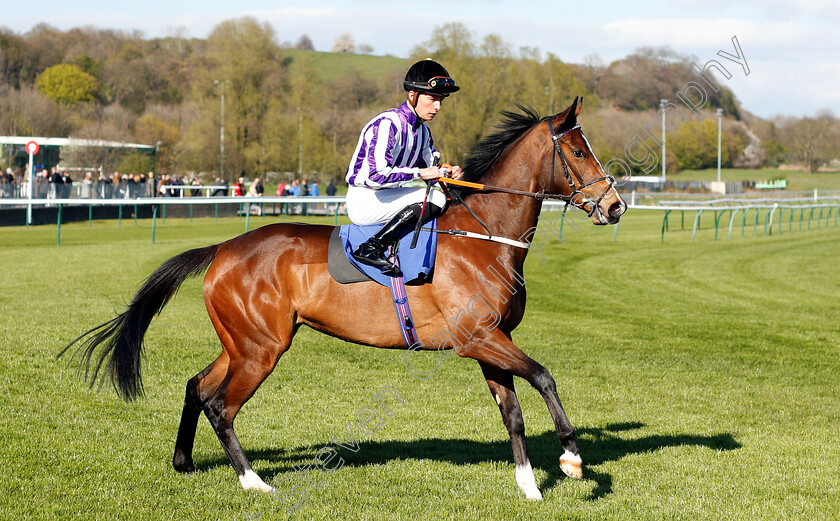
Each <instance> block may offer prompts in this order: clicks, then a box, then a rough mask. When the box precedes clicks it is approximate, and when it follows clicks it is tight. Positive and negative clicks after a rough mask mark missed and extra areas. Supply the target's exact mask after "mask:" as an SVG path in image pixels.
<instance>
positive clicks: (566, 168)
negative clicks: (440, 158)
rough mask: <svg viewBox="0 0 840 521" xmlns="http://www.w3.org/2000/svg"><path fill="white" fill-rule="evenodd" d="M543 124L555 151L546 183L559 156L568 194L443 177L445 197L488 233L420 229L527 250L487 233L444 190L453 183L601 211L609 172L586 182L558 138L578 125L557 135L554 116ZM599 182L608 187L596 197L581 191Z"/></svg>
mask: <svg viewBox="0 0 840 521" xmlns="http://www.w3.org/2000/svg"><path fill="white" fill-rule="evenodd" d="M546 123H547V124H548V132H549V135H550V136H551V140H552V141H553V142H554V153H553V154H551V180H550V183H551V184H550V185H549V186H550V187H551V188H552V189H553V188H554V172H555V169H556V168H555V166H556V164H555V162H556V156H560V163H561V164H562V165H563V174H564V175H565V176H566V182H567V183H569V188H570V189H571V193H570V194H569V195H564V194H559V193H554V192H546V191H545V188H543V189H542V190H540V191H539V192H527V191H524V190H514V189H513V188H505V187H501V186H490V185H485V184H480V183H473V182H469V181H461V180H460V179H451V178H446V177H442V178H440V179H439V181H441V183H440V186H441V188H443V190H444V193H446V195H447V198H449V197H450V195H451V196H452V198H453V199H456V200H458V201H459V202H460V203H461V204H462V205H463V206H464V207H465V208H466V209H467V211H468V212H469V213H470V215H472V216H473V218H474V219H475V220H476V221H478V223H479V224H481V226H482V227H483V228H484V229H485V230H486V231H487V235H486V236H482V235H478V234H474V233H471V232H464V231H461V230H440V229H432V228H423V229H424V230H428V231H434V232H437V233H448V234H450V235H466V236H470V237H475V238H482V239H485V240H495V241H496V242H503V243H505V244H510V245H512V246H517V247H520V248H525V249H528V243H524V242H521V241H514V240H511V239H504V238H500V237H494V236H493V234H492V233H491V232H490V229H489V228H488V227H487V225H486V224H484V222H483V221H482V220H481V219H480V218H479V217H478V216H477V215H476V214H475V212H473V211H472V209H471V208H470V207H469V206H468V205H467V203H466V202H465V201H464V199H463V198H462V197H461V195H460V194H458V192H457V191H455V190H453V191H451V192H450V191H449V190H447V189H446V185H447V184H453V185H456V186H458V185H460V186H464V187H468V188H475V189H478V190H482V191H485V192H501V193H506V194H514V195H522V196H525V197H533V198H534V199H536V200H538V201H543V200H545V199H554V200H560V201H565V202H566V207H565V208H564V210H563V211H564V212H565V211H566V210H568V208H569V205H571V206H574V207H575V208H579V209H581V210H583V211H584V212H586V214H587V215H588V216H589V217H592V215H593V214H595V212H598V211H600V210H599V209H600V204H601V200H603V199H604V196H605V195H606V194H607V192H609V191H610V190H615V178H614V177H613V176H611V175H608V174H605V175H604V176H602V177H598V178H596V179H594V180H592V181H589V182H586V181H584V179H583V177H582V176H581V175H580V173H578V171H577V170H575V168H574V167H573V166H572V164H571V162H569V160H568V159H567V158H566V153H565V152H563V147H561V146H560V140H562V139H563V137H565V136H566V135H567V134H569V133H571V132H573V131H575V130H580V125H575V126H573V127H572V128H570V129H568V130H564V131H563V132H560V133H559V134H558V133H556V132H554V116H549V117H548V118H547V120H546ZM580 135H581V137H582V138H583V140H584V141H585V142H586V146H587V148H588V149H589V151H590V153H591V151H592V147H590V146H589V141H587V139H586V136H584V135H583V131H581V134H580ZM593 158H594V156H593ZM596 161H597V159H596ZM570 171H571V173H570ZM572 174H574V178H573V177H572ZM575 178H577V181H578V182H577V183H575ZM601 181H607V182H609V184H610V186H609V188H607V189H606V190H604V191H603V192H601V195H600V196H599V197H598V198H597V199H593V198H592V197H591V196H589V195H587V194H586V193H584V192H583V189H584V188H587V187H589V186H592V185H594V184H596V183H600V182H601ZM616 195H618V191H617V190H616ZM576 197H578V198H579V201H580V202H579V203H576V202H575V198H576ZM587 204H591V205H592V207H591V208H590V209H589V210H587V209H586V205H587ZM602 217H603V216H602V215H601V214H599V218H602ZM601 220H602V222H603V219H601ZM416 234H417V230H415V235H416Z"/></svg>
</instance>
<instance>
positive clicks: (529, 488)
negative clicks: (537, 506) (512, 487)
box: [516, 462, 543, 501]
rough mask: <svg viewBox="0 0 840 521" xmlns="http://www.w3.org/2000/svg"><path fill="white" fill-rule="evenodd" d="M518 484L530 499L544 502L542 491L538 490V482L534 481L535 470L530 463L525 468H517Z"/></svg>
mask: <svg viewBox="0 0 840 521" xmlns="http://www.w3.org/2000/svg"><path fill="white" fill-rule="evenodd" d="M516 484H517V485H519V488H520V489H521V490H522V492H523V493H524V494H525V497H526V498H528V499H535V500H537V501H540V500H542V498H543V497H542V494H540V489H538V488H537V481H536V480H535V479H534V469H532V468H531V463H530V462H528V463H526V464H525V465H523V466H521V467H520V466H519V465H517V466H516Z"/></svg>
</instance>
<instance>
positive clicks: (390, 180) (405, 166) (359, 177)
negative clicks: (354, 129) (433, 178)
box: [344, 103, 435, 188]
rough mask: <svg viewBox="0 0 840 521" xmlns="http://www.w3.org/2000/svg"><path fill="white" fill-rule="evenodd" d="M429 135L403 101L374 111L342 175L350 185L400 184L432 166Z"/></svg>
mask: <svg viewBox="0 0 840 521" xmlns="http://www.w3.org/2000/svg"><path fill="white" fill-rule="evenodd" d="M434 151H435V148H434V142H433V140H432V135H431V133H430V132H429V127H427V126H426V125H425V124H423V123H422V122H420V121H418V118H417V115H416V114H415V113H414V111H412V110H411V107H409V106H408V104H407V103H403V104H402V105H400V106H399V107H397V108H395V109H391V110H386V111H385V112H383V113H381V114H379V115H377V116H376V117H375V118H373V119H372V120H370V121H369V122H368V124H367V125H365V128H364V129H362V133H361V135H360V136H359V142H358V144H357V145H356V150H355V152H353V157H352V159H351V160H350V165H349V166H348V168H347V174H346V175H345V176H344V179H345V180H346V181H347V183H348V184H350V185H353V186H364V187H367V188H382V187H391V186H402V185H404V184H406V183H408V182H409V181H411V180H413V179H416V178H418V177H420V169H421V168H427V167H429V166H432V154H433V153H434Z"/></svg>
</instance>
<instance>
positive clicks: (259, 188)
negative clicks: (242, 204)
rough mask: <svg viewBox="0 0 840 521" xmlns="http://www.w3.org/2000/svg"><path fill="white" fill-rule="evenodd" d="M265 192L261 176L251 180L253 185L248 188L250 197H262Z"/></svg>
mask: <svg viewBox="0 0 840 521" xmlns="http://www.w3.org/2000/svg"><path fill="white" fill-rule="evenodd" d="M263 192H264V189H263V185H262V181H260V178H259V177H258V178H256V179H254V180H253V181H251V186H250V188H248V195H249V196H250V197H260V196H261V195H262V194H263Z"/></svg>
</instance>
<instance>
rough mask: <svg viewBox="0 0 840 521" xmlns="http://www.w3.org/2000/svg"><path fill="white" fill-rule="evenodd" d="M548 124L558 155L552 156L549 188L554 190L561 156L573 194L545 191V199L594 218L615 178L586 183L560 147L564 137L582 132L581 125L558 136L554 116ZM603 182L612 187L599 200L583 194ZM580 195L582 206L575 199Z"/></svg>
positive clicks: (610, 177) (605, 177)
mask: <svg viewBox="0 0 840 521" xmlns="http://www.w3.org/2000/svg"><path fill="white" fill-rule="evenodd" d="M546 123H547V124H548V132H549V134H550V135H551V140H552V141H553V142H554V151H555V152H556V154H551V184H550V185H549V186H550V187H551V188H552V189H553V188H554V161H555V157H556V156H560V163H561V164H562V165H563V174H564V175H565V176H566V182H567V183H569V188H570V189H571V190H572V192H571V194H569V195H568V196H566V195H562V194H545V193H544V192H545V191H543V193H544V197H546V198H550V199H562V200H565V201H566V204H567V205H568V204H570V203H571V204H572V205H574V206H576V207H578V208H580V209H581V210H583V211H584V212H586V213H587V215H589V216H590V217H592V214H594V213H595V212H596V211H598V208H599V205H600V203H601V200H602V199H603V198H604V196H605V195H606V194H607V192H609V191H610V189H612V188H613V187H614V186H615V178H614V177H613V176H611V175H605V176H603V177H599V178H597V179H594V180H592V181H589V182H588V183H587V182H586V181H584V180H583V177H581V175H580V174H579V173H578V171H577V170H575V169H574V167H573V166H572V164H571V163H570V162H569V160H568V159H566V153H565V152H563V147H561V146H560V140H561V139H562V138H563V136H565V135H566V134H568V133H570V132H572V131H574V130H580V125H575V126H573V127H572V128H570V129H568V130H564V131H563V132H560V133H559V134H557V133H555V132H554V116H549V117H548V119H547V120H546ZM582 135H583V132H582V131H581V136H582ZM583 139H584V141H586V138H585V137H584V138H583ZM588 145H589V142H588V141H587V148H588ZM589 153H592V151H591V150H589ZM570 170H571V173H569V171H570ZM572 174H574V175H575V177H576V178H577V180H578V183H577V184H575V180H574V179H573V178H572ZM601 181H608V182H609V183H610V187H609V188H607V189H606V190H604V191H603V192H601V195H600V197H598V199H592V198H591V197H590V196H588V195H587V194H585V193H584V192H583V189H584V188H587V187H589V186H592V185H594V184H596V183H600V182H601ZM578 195H579V196H580V198H581V203H580V204H577V203H575V202H574V198H575V197H576V196H578ZM587 203H592V208H590V209H589V210H587V209H586V208H585V206H586V204H587Z"/></svg>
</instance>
